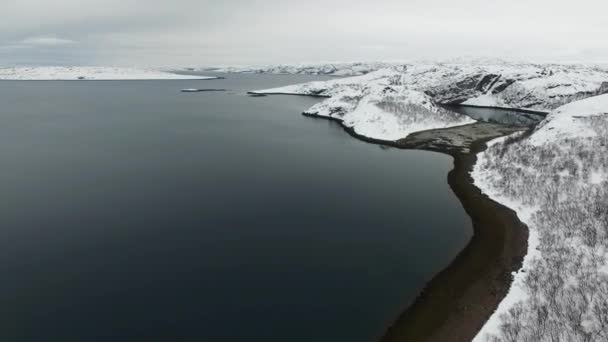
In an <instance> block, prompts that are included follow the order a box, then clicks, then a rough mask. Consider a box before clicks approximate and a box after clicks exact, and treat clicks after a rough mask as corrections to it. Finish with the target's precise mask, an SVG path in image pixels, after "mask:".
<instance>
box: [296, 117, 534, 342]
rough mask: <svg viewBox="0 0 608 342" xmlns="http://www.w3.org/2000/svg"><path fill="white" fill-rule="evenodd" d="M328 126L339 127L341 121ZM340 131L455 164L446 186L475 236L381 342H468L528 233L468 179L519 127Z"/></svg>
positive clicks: (506, 283) (499, 295) (506, 281)
mask: <svg viewBox="0 0 608 342" xmlns="http://www.w3.org/2000/svg"><path fill="white" fill-rule="evenodd" d="M304 115H306V116H309V117H315V118H322V119H328V117H324V116H318V115H314V114H310V113H304ZM329 119H330V120H332V121H336V122H338V123H341V120H339V119H335V118H329ZM342 127H343V128H344V129H345V130H346V132H348V133H349V134H350V135H351V136H353V137H355V138H357V139H360V140H362V141H366V142H369V143H374V144H380V145H385V146H391V147H395V148H400V149H418V150H427V151H434V152H439V153H444V154H448V155H450V156H452V157H453V158H454V169H453V170H452V171H451V172H450V173H449V174H448V183H449V185H450V187H451V188H452V191H453V192H454V194H455V195H456V196H457V197H458V198H459V200H460V201H461V203H462V205H463V208H464V209H465V211H466V212H467V214H468V215H469V216H470V217H471V219H472V222H473V230H474V235H473V237H472V239H471V241H470V242H469V243H468V245H467V246H466V247H465V249H464V250H463V251H461V252H460V253H459V254H458V256H457V257H456V258H455V259H454V260H453V262H452V263H451V264H450V265H449V266H448V267H447V268H446V269H444V270H443V271H441V272H440V273H439V274H437V275H436V276H435V277H434V278H433V279H432V280H431V281H430V282H429V283H428V284H427V285H426V287H425V288H424V289H423V291H422V292H421V293H420V295H419V296H418V298H417V299H416V300H415V301H414V303H413V304H411V305H409V306H408V307H407V308H404V312H403V313H402V314H401V315H400V316H399V317H398V318H396V320H395V321H394V322H390V323H389V324H387V328H386V333H385V334H384V336H383V337H382V338H381V339H380V341H381V342H404V341H442V342H445V341H458V342H460V341H463V342H464V341H466V342H469V341H471V340H472V339H473V338H474V337H475V336H476V335H477V333H478V332H479V331H480V330H481V328H482V327H483V325H484V324H485V322H486V321H487V320H488V319H489V317H490V316H491V315H492V313H493V312H494V310H495V309H496V308H497V307H498V304H499V303H500V302H501V300H502V299H503V298H504V297H505V296H506V294H507V292H508V291H509V288H510V286H511V282H512V277H511V274H512V272H515V271H517V270H519V269H520V268H521V264H522V261H523V258H524V256H525V255H526V252H527V240H528V230H527V227H526V226H525V225H524V224H523V223H522V222H521V221H520V220H519V219H518V217H517V215H516V213H515V212H514V211H512V210H511V209H509V208H506V207H504V206H503V205H501V204H499V203H497V202H495V201H493V200H491V199H490V198H488V197H487V196H485V195H483V194H482V193H481V190H479V189H478V188H477V187H476V186H475V185H474V184H473V179H472V177H471V176H470V172H471V171H472V169H473V166H474V165H475V163H476V159H477V158H476V155H477V153H479V152H482V151H484V150H485V148H486V142H488V141H490V140H492V139H495V138H498V137H500V136H504V135H508V134H510V133H514V132H516V131H521V130H523V128H521V127H507V126H502V125H497V124H490V123H476V124H470V125H463V126H457V127H451V128H446V129H437V130H429V131H423V132H418V133H415V134H412V135H410V136H408V137H407V138H405V139H402V140H398V141H395V142H392V141H384V140H377V139H372V138H369V137H365V136H362V135H359V134H357V133H356V132H355V130H354V129H352V128H350V127H347V126H344V125H342Z"/></svg>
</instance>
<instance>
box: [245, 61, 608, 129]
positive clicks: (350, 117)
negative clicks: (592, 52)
mask: <svg viewBox="0 0 608 342" xmlns="http://www.w3.org/2000/svg"><path fill="white" fill-rule="evenodd" d="M606 92H608V71H606V70H604V69H600V68H596V67H584V66H574V65H572V66H564V65H548V66H541V65H532V64H521V65H512V64H495V65H478V64H419V65H401V66H393V67H390V68H385V69H380V70H378V71H374V72H370V73H368V74H365V75H362V76H357V77H350V78H341V79H334V80H329V81H322V82H311V83H306V84H301V85H292V86H287V87H281V88H275V89H266V90H259V91H253V92H252V93H255V94H299V95H311V96H321V97H328V98H329V99H327V100H325V101H323V102H321V103H319V104H317V105H315V106H314V107H312V108H310V109H309V110H307V111H306V113H307V114H314V115H319V116H324V117H331V118H334V119H338V120H342V121H343V123H344V124H345V125H346V126H347V127H351V128H353V129H354V130H355V132H356V133H358V134H361V135H365V136H367V137H370V138H374V139H380V140H397V139H399V138H405V137H406V136H407V135H408V134H410V133H413V132H416V131H420V130H426V129H435V128H445V127H451V126H457V125H462V124H467V123H471V122H473V121H472V120H471V119H469V118H468V117H466V116H462V115H460V114H456V113H452V112H449V111H446V110H445V109H443V108H441V107H439V106H438V105H443V104H446V105H447V104H466V105H471V106H489V107H503V108H514V109H525V110H530V111H539V112H549V111H550V110H552V109H554V108H557V107H559V106H560V105H563V104H565V103H569V102H572V101H574V100H578V99H582V98H585V97H589V96H593V95H598V94H602V93H606Z"/></svg>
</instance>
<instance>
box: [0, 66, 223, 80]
mask: <svg viewBox="0 0 608 342" xmlns="http://www.w3.org/2000/svg"><path fill="white" fill-rule="evenodd" d="M214 78H215V77H206V76H194V75H178V74H174V73H170V72H164V71H159V70H154V69H134V68H112V67H4V68H2V67H0V80H28V81H33V80H39V81H47V80H62V81H63V80H204V79H214Z"/></svg>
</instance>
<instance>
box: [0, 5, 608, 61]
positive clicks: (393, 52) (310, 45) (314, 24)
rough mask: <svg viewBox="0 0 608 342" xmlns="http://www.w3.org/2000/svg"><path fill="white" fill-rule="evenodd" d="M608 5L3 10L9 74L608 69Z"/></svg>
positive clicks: (1, 38) (1, 46) (3, 51)
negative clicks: (280, 67)
mask: <svg viewBox="0 0 608 342" xmlns="http://www.w3.org/2000/svg"><path fill="white" fill-rule="evenodd" d="M607 7H608V6H607V5H606V4H605V2H604V1H603V0H579V1H577V2H576V3H575V4H574V3H572V2H571V1H567V0H553V1H550V0H534V1H529V0H528V1H522V0H512V1H509V2H493V1H487V0H461V1H451V0H424V1H423V0H376V1H373V2H370V1H358V0H348V1H347V0H334V1H330V0H325V1H322V0H309V1H306V2H302V1H298V2H295V1H285V0H265V1H252V0H251V1H247V0H224V1H221V0H215V1H214V0H198V1H197V0H147V1H143V0H54V1H48V0H20V1H18V2H17V1H12V2H11V3H10V4H8V5H6V4H5V5H3V9H2V12H0V64H18V63H43V64H53V63H57V64H61V63H77V64H125V65H127V64H128V65H138V64H142V63H143V64H148V65H210V64H248V63H254V64H260V63H276V62H299V61H319V60H371V59H415V58H433V57H438V58H445V57H454V56H460V55H465V54H467V55H484V56H488V55H490V56H492V55H493V56H497V57H505V56H507V57H522V58H525V57H535V58H536V57H539V58H548V59H551V58H581V59H584V58H591V59H608V54H607V53H606V50H605V49H602V47H603V45H605V38H604V37H606V35H607V34H608V22H607V21H606V20H605V18H604V16H605V13H606V9H608V8H607ZM70 42H77V43H70ZM24 45H27V46H29V47H30V48H29V49H23V48H21V47H22V46H24ZM572 51H576V53H572Z"/></svg>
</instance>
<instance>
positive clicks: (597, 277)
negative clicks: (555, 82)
mask: <svg viewBox="0 0 608 342" xmlns="http://www.w3.org/2000/svg"><path fill="white" fill-rule="evenodd" d="M607 151H608V95H601V96H597V97H591V98H588V99H585V100H581V101H578V102H574V103H571V104H568V105H565V106H562V107H560V108H558V109H556V110H555V111H553V112H552V113H551V114H550V115H549V116H548V117H547V119H546V120H545V121H544V122H543V123H541V124H540V125H539V126H538V127H537V128H536V130H535V131H534V132H533V133H532V134H531V135H530V136H529V137H528V136H526V135H525V134H524V135H520V136H514V137H509V138H506V139H505V138H502V139H499V140H496V141H494V142H493V143H491V144H490V146H489V147H488V149H487V150H486V151H485V152H483V153H481V154H480V155H479V156H478V157H479V158H478V163H477V165H476V166H475V168H474V170H473V172H472V176H473V178H474V180H475V184H476V185H477V186H478V187H479V188H480V189H482V191H483V192H484V193H486V194H487V195H488V196H490V197H491V198H493V199H495V200H497V201H498V202H500V203H502V204H504V205H505V206H508V207H510V208H512V209H513V210H515V211H516V212H517V213H518V216H519V218H520V219H521V220H522V222H524V223H526V224H527V225H528V227H529V229H530V239H529V246H528V249H529V250H528V255H527V256H526V258H525V260H524V265H523V268H522V269H521V270H520V271H519V272H518V273H517V274H515V275H514V282H513V284H512V286H511V290H510V292H509V294H508V295H507V297H506V298H505V299H504V300H503V302H502V303H501V304H500V306H499V307H498V309H497V310H496V312H495V313H494V314H493V315H492V317H491V318H490V320H489V321H488V323H487V324H486V325H485V326H484V328H483V329H482V331H481V332H480V333H479V334H478V336H477V337H476V338H475V340H474V341H475V342H485V341H492V342H494V341H538V342H544V341H598V342H599V341H607V340H608V272H607V271H606V270H608V207H606V203H608V153H607Z"/></svg>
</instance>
